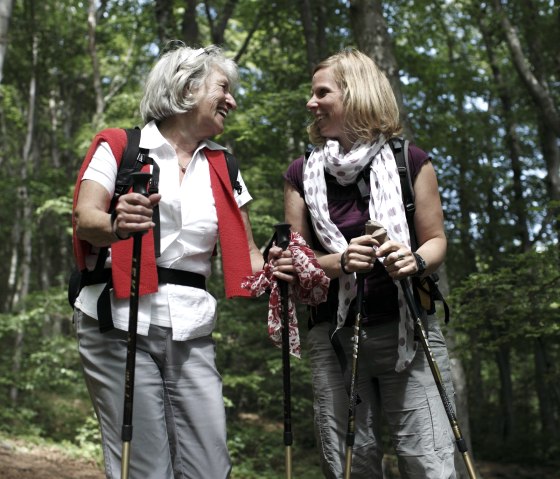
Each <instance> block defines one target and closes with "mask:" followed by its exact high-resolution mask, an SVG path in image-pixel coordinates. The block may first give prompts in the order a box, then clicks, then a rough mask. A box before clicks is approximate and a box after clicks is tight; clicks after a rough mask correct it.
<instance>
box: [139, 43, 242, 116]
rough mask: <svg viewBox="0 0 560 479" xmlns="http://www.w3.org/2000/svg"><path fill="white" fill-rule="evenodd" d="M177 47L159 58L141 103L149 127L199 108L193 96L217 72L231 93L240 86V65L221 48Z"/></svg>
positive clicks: (141, 110) (151, 72)
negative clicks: (225, 80)
mask: <svg viewBox="0 0 560 479" xmlns="http://www.w3.org/2000/svg"><path fill="white" fill-rule="evenodd" d="M177 44H178V45H179V46H178V47H176V46H175V48H173V49H172V50H169V51H167V52H165V53H164V54H163V55H162V56H161V57H160V58H159V60H158V61H157V63H156V64H155V65H154V67H153V68H152V70H151V71H150V73H149V75H148V78H147V80H146V84H145V86H144V96H143V98H142V101H141V102H140V113H141V115H142V119H143V120H144V122H145V123H148V122H150V121H152V120H156V121H163V120H165V119H166V118H169V117H171V116H174V115H177V114H180V113H186V112H188V111H191V110H192V109H193V108H195V107H196V105H197V100H196V96H195V95H192V94H190V93H194V92H196V91H197V90H198V89H199V88H200V87H202V86H203V85H204V83H205V81H206V79H207V78H208V76H209V75H210V74H211V73H212V72H213V71H214V70H215V69H218V70H220V71H222V72H223V73H224V75H225V76H226V77H227V79H228V82H229V84H230V89H233V88H234V87H235V85H236V84H237V81H238V70H237V65H236V64H235V62H234V61H233V60H230V59H228V58H226V57H225V56H224V55H223V53H222V50H221V49H220V48H219V47H217V46H215V45H210V46H208V47H206V48H199V49H194V48H189V47H187V46H185V44H184V43H183V42H175V45H177Z"/></svg>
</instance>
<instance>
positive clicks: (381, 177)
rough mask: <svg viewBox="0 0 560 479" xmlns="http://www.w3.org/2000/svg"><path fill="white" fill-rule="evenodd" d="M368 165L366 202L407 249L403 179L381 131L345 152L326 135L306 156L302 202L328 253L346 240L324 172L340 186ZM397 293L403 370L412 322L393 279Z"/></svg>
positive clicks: (341, 313)
mask: <svg viewBox="0 0 560 479" xmlns="http://www.w3.org/2000/svg"><path fill="white" fill-rule="evenodd" d="M368 166H369V177H370V189H371V191H370V202H369V214H370V218H371V219H372V220H376V221H378V222H379V223H381V224H382V225H383V226H384V227H385V229H386V230H387V234H388V236H389V238H391V239H393V240H395V241H398V242H399V243H402V244H404V245H405V246H407V247H408V248H410V234H409V231H408V224H407V222H406V215H405V211H404V205H403V202H402V196H401V184H400V178H399V172H398V169H397V163H396V161H395V157H394V155H393V152H392V150H391V147H390V146H389V144H388V143H387V142H386V140H385V138H384V137H383V135H380V137H379V139H378V140H377V141H376V142H374V143H368V144H366V143H356V144H355V145H354V147H353V148H352V149H351V150H350V151H349V152H348V153H346V152H344V150H343V149H342V147H341V145H340V143H339V142H338V141H335V140H327V142H326V143H325V145H324V146H322V147H316V148H315V149H314V150H313V152H312V153H311V155H310V157H309V159H308V160H307V163H306V166H305V170H304V173H303V187H304V191H305V202H306V204H307V207H308V209H309V212H310V214H311V221H312V224H313V229H314V230H315V233H316V234H317V238H318V239H319V241H320V242H321V244H322V245H323V247H324V248H325V249H326V250H327V251H328V252H330V253H342V252H344V251H345V250H346V249H347V247H348V242H347V241H346V239H345V238H344V236H343V235H342V233H341V232H340V231H339V229H338V228H337V227H336V225H335V224H334V223H333V222H332V220H331V218H330V215H329V207H328V203H327V187H326V182H325V171H327V172H328V173H329V174H331V175H333V176H334V177H335V178H336V180H337V182H338V183H340V184H341V185H343V186H345V185H350V184H352V183H355V182H356V180H357V178H358V175H359V174H360V173H361V172H362V170H364V169H365V168H367V167H368ZM339 283H340V286H339V292H338V311H337V326H338V328H341V327H342V326H344V323H345V321H346V316H347V314H348V308H349V306H350V303H351V301H352V299H353V298H354V297H355V296H356V274H355V273H352V274H344V273H342V274H341V275H340V277H339ZM395 284H396V286H397V288H398V297H399V312H400V323H399V345H398V360H397V364H396V366H395V369H396V371H402V370H404V369H405V368H406V367H408V365H409V364H410V361H411V360H412V358H413V357H414V354H415V352H416V348H417V344H416V343H415V341H414V323H413V320H412V318H411V316H410V313H409V311H408V309H407V307H406V302H405V299H404V294H403V292H402V288H401V287H400V284H399V282H398V281H395Z"/></svg>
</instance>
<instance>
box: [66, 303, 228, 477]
mask: <svg viewBox="0 0 560 479" xmlns="http://www.w3.org/2000/svg"><path fill="white" fill-rule="evenodd" d="M74 321H75V326H76V333H77V337H78V348H79V353H80V358H81V361H82V366H83V370H84V375H85V380H86V384H87V387H88V391H89V394H90V397H91V400H92V403H93V406H94V409H95V412H96V414H97V418H98V420H99V425H100V428H101V435H102V442H103V456H104V460H105V474H106V475H107V478H109V479H120V477H121V453H122V438H121V427H122V422H123V403H124V399H123V398H124V379H125V365H126V351H127V333H126V332H125V331H121V330H118V329H113V330H112V331H109V332H107V333H103V334H101V333H100V332H99V325H98V322H97V321H96V320H95V319H93V318H90V317H89V316H87V315H85V314H84V313H82V312H81V311H79V310H76V311H75V313H74ZM214 359H215V345H214V342H213V340H212V338H211V337H210V336H206V337H203V338H197V339H193V340H189V341H173V340H172V339H171V330H170V329H169V328H162V327H158V326H153V325H152V326H151V327H150V331H149V335H148V336H140V335H138V336H137V352H136V370H135V381H134V382H135V384H134V401H133V420H132V423H133V432H132V441H131V443H130V451H131V456H130V469H129V470H130V472H129V477H130V479H173V478H174V479H187V478H188V479H208V478H212V479H225V478H227V477H229V474H230V471H231V463H230V458H229V454H228V450H227V445H226V420H225V409H224V403H223V397H222V381H221V377H220V375H219V374H218V371H217V370H216V365H215V361H214Z"/></svg>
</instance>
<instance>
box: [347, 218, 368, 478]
mask: <svg viewBox="0 0 560 479" xmlns="http://www.w3.org/2000/svg"><path fill="white" fill-rule="evenodd" d="M374 233H375V229H374V227H373V226H372V225H370V223H369V222H368V223H366V234H374ZM366 274H367V273H357V274H356V310H357V313H356V318H355V320H354V334H353V336H352V370H351V375H350V402H349V405H348V428H347V430H346V460H345V463H344V479H350V474H351V472H352V450H353V447H354V439H355V437H356V401H357V396H358V394H357V381H358V352H359V349H360V336H361V330H362V314H363V300H364V280H365V276H366Z"/></svg>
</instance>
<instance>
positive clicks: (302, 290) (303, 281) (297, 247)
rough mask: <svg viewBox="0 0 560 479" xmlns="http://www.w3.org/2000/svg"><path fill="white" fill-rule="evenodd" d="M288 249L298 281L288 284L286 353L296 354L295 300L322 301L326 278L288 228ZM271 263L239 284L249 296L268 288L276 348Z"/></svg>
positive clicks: (278, 309) (276, 294) (278, 330)
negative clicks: (287, 347) (247, 291)
mask: <svg viewBox="0 0 560 479" xmlns="http://www.w3.org/2000/svg"><path fill="white" fill-rule="evenodd" d="M288 249H289V250H290V251H291V252H292V262H293V265H294V269H295V274H296V276H297V278H298V281H297V282H295V283H294V284H288V324H289V349H290V354H292V355H293V356H295V357H297V358H300V357H301V344H300V340H299V330H298V322H297V314H296V308H295V304H296V303H298V302H299V303H303V304H309V305H311V306H316V305H317V304H319V303H322V302H324V301H326V299H327V293H328V291H329V284H330V279H329V277H328V276H327V275H326V274H325V272H324V271H323V269H322V268H321V267H320V266H319V263H318V262H317V258H315V254H314V253H313V250H312V249H311V248H309V246H307V244H306V243H305V240H304V239H303V238H302V237H301V235H300V234H299V233H297V232H293V231H292V232H291V236H290V244H289V246H288ZM272 271H273V267H272V264H271V263H270V262H269V263H266V264H265V265H264V268H263V269H262V270H261V271H259V272H258V273H257V274H255V275H253V276H247V277H246V278H245V279H244V280H243V282H242V283H241V287H242V288H245V289H248V290H249V291H250V292H251V295H252V296H261V295H262V294H263V293H266V292H268V291H270V299H269V302H268V334H269V336H270V339H271V340H272V342H273V343H274V345H275V346H277V347H278V348H282V304H281V303H282V298H281V297H280V296H281V295H280V288H279V286H278V281H277V280H276V277H275V276H274V275H273V274H272Z"/></svg>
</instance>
